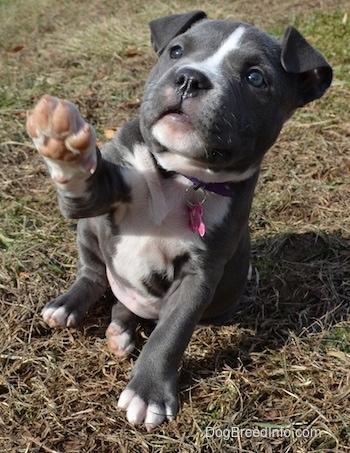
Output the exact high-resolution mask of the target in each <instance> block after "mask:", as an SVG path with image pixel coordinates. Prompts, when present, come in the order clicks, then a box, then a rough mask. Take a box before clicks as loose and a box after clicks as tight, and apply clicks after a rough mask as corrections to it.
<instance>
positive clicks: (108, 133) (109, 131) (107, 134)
mask: <svg viewBox="0 0 350 453" xmlns="http://www.w3.org/2000/svg"><path fill="white" fill-rule="evenodd" d="M103 132H104V134H105V137H106V138H108V140H112V138H113V137H114V134H115V130H114V129H104V130H103Z"/></svg>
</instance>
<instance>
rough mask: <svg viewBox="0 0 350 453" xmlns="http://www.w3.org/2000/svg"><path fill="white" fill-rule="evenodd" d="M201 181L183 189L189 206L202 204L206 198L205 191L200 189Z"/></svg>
mask: <svg viewBox="0 0 350 453" xmlns="http://www.w3.org/2000/svg"><path fill="white" fill-rule="evenodd" d="M202 185H203V183H201V182H199V183H198V184H193V186H190V187H187V189H186V190H185V198H186V203H187V205H188V206H189V207H194V206H197V205H198V204H203V203H204V202H205V200H206V199H207V192H206V191H205V190H204V189H202Z"/></svg>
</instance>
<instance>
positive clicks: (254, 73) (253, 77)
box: [246, 69, 266, 88]
mask: <svg viewBox="0 0 350 453" xmlns="http://www.w3.org/2000/svg"><path fill="white" fill-rule="evenodd" d="M246 79H247V81H248V82H249V83H250V84H251V85H253V86H254V87H256V88H261V87H263V86H265V85H266V84H265V80H264V77H263V75H262V74H261V72H260V71H258V70H257V69H252V70H251V71H249V72H248V74H247V76H246Z"/></svg>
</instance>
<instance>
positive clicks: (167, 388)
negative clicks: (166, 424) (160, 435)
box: [118, 271, 215, 431]
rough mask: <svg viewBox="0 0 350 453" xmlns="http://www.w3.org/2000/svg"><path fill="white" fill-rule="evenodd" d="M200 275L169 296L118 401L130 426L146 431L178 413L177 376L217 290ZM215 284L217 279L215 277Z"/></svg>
mask: <svg viewBox="0 0 350 453" xmlns="http://www.w3.org/2000/svg"><path fill="white" fill-rule="evenodd" d="M213 273H215V271H214V272H213ZM198 274H200V271H198V273H197V275H193V274H191V275H187V276H186V277H185V278H184V279H183V280H182V282H181V284H180V286H179V288H178V289H177V290H176V291H174V292H173V294H172V295H171V296H169V298H168V300H167V301H166V305H165V306H164V309H163V310H162V312H161V315H160V320H159V322H158V324H157V326H156V328H155V329H154V331H153V332H152V334H151V336H150V338H149V340H148V342H147V343H146V344H145V346H144V348H143V350H142V352H141V354H140V356H139V358H138V360H137V362H136V364H135V367H134V369H133V371H132V378H131V381H130V383H129V384H128V386H127V387H126V389H125V390H124V391H123V392H122V394H121V395H120V398H119V402H118V407H119V408H121V409H124V410H126V415H127V419H128V421H129V422H130V423H132V424H134V425H138V424H141V423H143V422H144V423H145V425H146V429H147V431H150V430H152V429H153V428H154V427H155V426H157V425H159V424H161V423H162V422H163V421H164V420H166V419H167V420H173V419H174V418H175V415H176V413H177V411H178V395H177V372H178V368H179V366H180V362H181V359H182V355H183V353H184V351H185V349H186V347H187V345H188V342H189V340H190V338H191V336H192V333H193V331H194V329H195V327H196V325H197V324H198V322H199V320H200V317H201V314H202V312H203V310H204V309H205V307H206V306H207V304H208V303H209V302H210V300H211V298H212V296H213V294H212V293H213V288H214V286H211V283H212V282H211V283H210V286H209V285H207V284H205V283H204V281H205V280H204V279H201V278H200V277H199V275H198ZM213 280H214V281H215V277H213Z"/></svg>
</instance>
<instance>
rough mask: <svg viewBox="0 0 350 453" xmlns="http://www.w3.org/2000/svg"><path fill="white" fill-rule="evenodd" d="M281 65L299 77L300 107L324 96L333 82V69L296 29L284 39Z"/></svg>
mask: <svg viewBox="0 0 350 453" xmlns="http://www.w3.org/2000/svg"><path fill="white" fill-rule="evenodd" d="M281 64H282V66H283V68H284V69H285V70H286V71H287V72H288V73H293V74H295V75H296V77H297V80H298V85H299V93H300V107H301V106H303V105H305V104H307V103H308V102H311V101H313V100H314V99H318V98H320V97H321V96H323V95H324V93H325V92H326V90H327V88H328V87H329V86H330V84H331V82H332V74H333V72H332V68H331V67H330V66H329V64H328V63H327V61H326V60H325V59H324V57H323V56H322V55H321V54H320V53H319V52H318V51H317V50H316V49H314V48H313V47H312V46H311V45H310V44H309V43H308V42H307V41H306V39H305V38H304V37H303V36H302V35H301V34H300V33H299V32H298V30H296V29H295V28H294V27H288V28H287V30H286V32H285V34H284V36H283V38H282V53H281Z"/></svg>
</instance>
